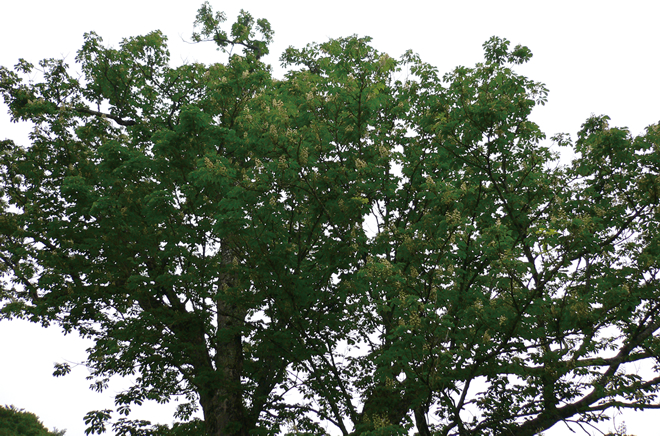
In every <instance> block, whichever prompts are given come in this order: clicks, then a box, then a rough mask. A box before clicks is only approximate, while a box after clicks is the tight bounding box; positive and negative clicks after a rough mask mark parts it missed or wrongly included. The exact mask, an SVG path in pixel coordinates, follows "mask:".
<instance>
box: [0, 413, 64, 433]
mask: <svg viewBox="0 0 660 436" xmlns="http://www.w3.org/2000/svg"><path fill="white" fill-rule="evenodd" d="M65 433H66V430H57V429H53V431H49V430H48V429H47V428H46V427H44V425H43V424H42V423H41V421H39V418H37V415H35V414H34V413H30V412H26V411H25V410H23V409H18V408H16V407H14V406H0V436H64V434H65Z"/></svg>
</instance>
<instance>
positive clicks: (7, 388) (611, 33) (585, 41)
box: [0, 0, 660, 436]
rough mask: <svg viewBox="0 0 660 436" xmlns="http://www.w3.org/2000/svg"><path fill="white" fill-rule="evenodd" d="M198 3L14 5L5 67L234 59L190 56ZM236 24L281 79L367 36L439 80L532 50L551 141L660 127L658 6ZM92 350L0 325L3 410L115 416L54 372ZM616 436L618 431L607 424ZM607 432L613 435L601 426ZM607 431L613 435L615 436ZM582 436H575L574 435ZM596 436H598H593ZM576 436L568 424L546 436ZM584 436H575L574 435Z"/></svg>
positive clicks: (166, 418) (315, 14) (401, 10)
mask: <svg viewBox="0 0 660 436" xmlns="http://www.w3.org/2000/svg"><path fill="white" fill-rule="evenodd" d="M200 4H201V1H200V2H199V3H196V2H194V1H193V2H190V1H179V2H164V1H153V0H130V1H129V0H113V1H110V2H91V1H89V0H87V1H73V0H57V1H53V0H22V1H20V2H19V1H15V2H5V4H3V6H2V14H0V41H2V42H1V43H0V44H1V45H0V65H3V66H12V65H14V64H15V63H16V62H17V60H18V58H25V59H27V60H28V61H31V62H33V63H36V62H37V61H39V60H40V59H42V58H46V57H49V58H52V57H54V58H65V59H66V60H67V61H69V62H70V63H73V62H74V58H75V55H76V51H77V50H78V48H80V46H81V44H82V36H83V33H85V32H89V31H95V32H96V33H98V34H99V35H101V36H102V37H103V39H104V41H105V42H106V43H107V44H113V45H114V44H117V43H118V42H119V41H120V40H121V38H123V37H127V36H134V35H139V34H145V33H147V32H149V31H152V30H156V29H160V30H161V31H163V33H164V34H165V35H167V36H168V37H169V42H170V51H171V60H172V63H173V64H180V63H183V62H206V63H210V62H217V61H219V60H223V59H225V57H224V56H223V54H222V53H219V52H216V51H215V49H214V46H212V45H211V44H200V45H191V44H188V43H187V42H186V41H190V34H191V32H192V23H193V21H194V18H195V13H196V10H197V8H198V7H199V5H200ZM211 4H212V5H213V7H214V8H215V9H217V10H224V11H225V12H227V15H228V21H231V20H232V19H233V18H235V17H236V15H237V13H238V11H239V9H240V8H243V9H245V10H247V11H249V12H251V13H252V14H253V15H254V16H255V17H257V18H266V19H268V20H269V21H270V23H271V25H272V27H273V29H274V30H275V43H274V44H273V46H272V47H271V55H270V56H269V57H268V58H266V62H269V63H271V64H272V65H273V66H274V67H276V68H275V71H276V74H279V75H281V74H282V70H281V69H280V68H279V62H278V58H279V55H280V54H281V53H282V51H283V50H284V49H285V48H286V47H287V46H289V45H293V46H297V47H301V46H304V45H305V44H307V43H309V42H323V41H326V40H327V39H328V38H334V37H340V36H348V35H352V34H358V35H360V36H364V35H368V36H371V37H373V45H374V46H375V47H376V48H377V49H378V50H380V51H384V52H387V53H389V54H390V55H391V56H393V57H398V56H400V55H401V54H402V53H403V52H405V51H406V50H407V49H412V50H413V51H415V52H417V53H419V54H420V55H421V57H422V59H423V60H425V61H426V62H429V63H431V64H433V65H435V66H437V67H438V69H439V70H440V72H441V73H444V72H448V71H450V70H451V69H453V68H454V67H456V66H458V65H466V66H472V65H473V64H474V63H476V62H479V61H481V60H482V59H483V58H482V47H481V46H482V44H483V42H484V41H486V40H487V39H488V38H490V37H491V36H493V35H496V36H500V37H504V38H507V39H509V40H511V41H512V43H513V44H514V45H515V44H523V45H526V46H528V47H529V48H530V49H531V50H532V52H533V53H534V57H533V59H532V61H531V62H530V63H529V64H527V65H524V66H522V67H520V68H517V70H518V71H519V72H521V73H523V74H525V75H527V76H528V77H530V78H532V79H534V80H538V81H541V82H544V83H545V84H546V85H547V86H548V88H549V89H550V95H549V102H548V104H547V105H546V106H544V107H541V108H539V109H537V110H536V111H535V112H534V114H533V119H534V120H535V121H536V122H537V123H538V124H539V125H540V126H541V129H542V130H544V131H545V132H546V133H547V134H548V137H549V136H552V135H554V134H555V133H559V132H566V133H570V134H572V135H573V137H575V133H576V132H577V130H578V129H579V128H580V125H581V124H582V123H583V122H584V120H585V119H586V118H587V117H588V116H589V115H590V114H597V115H600V114H607V115H609V116H610V117H611V119H612V120H611V123H610V124H611V125H614V126H619V127H621V126H627V127H629V128H630V130H631V132H632V133H633V134H639V133H641V132H642V131H643V129H644V128H645V127H646V126H648V125H649V124H652V123H656V122H658V121H659V120H660V104H659V102H660V85H659V79H660V60H659V56H658V53H659V52H660V50H659V47H660V26H659V25H658V17H660V2H656V1H653V0H646V1H635V0H629V1H627V2H622V1H602V0H601V1H581V0H572V1H563V0H562V1H557V0H555V1H552V2H532V1H529V0H527V1H496V0H491V1H466V0H463V1H458V0H454V1H432V0H426V1H418V0H408V1H405V2H402V1H397V2H391V1H384V0H380V1H361V0H350V1H345V0H335V1H332V2H318V3H313V2H309V1H287V0H281V1H272V0H270V1H257V0H254V1H242V2H236V1H234V2H227V3H224V2H220V1H212V2H211ZM0 106H2V107H1V108H0V139H5V138H12V139H15V140H16V141H17V142H19V143H25V138H26V134H27V131H28V128H26V126H21V125H16V124H10V123H9V117H8V116H7V114H6V109H5V107H4V106H3V105H0ZM87 346H88V345H87V344H86V343H85V342H84V341H82V340H81V339H80V338H78V337H76V336H74V335H70V336H67V337H64V336H63V335H62V334H61V333H60V331H59V330H58V329H56V328H50V329H44V328H41V327H39V326H37V325H30V324H28V323H25V322H20V321H11V322H8V321H1V322H0V405H1V404H14V405H16V406H17V407H22V408H25V409H27V410H29V411H32V412H34V413H36V414H37V415H38V416H39V417H40V418H41V419H42V420H43V422H44V423H45V425H46V426H47V427H49V428H53V427H57V428H60V429H61V428H66V429H68V432H67V435H68V436H82V435H83V434H84V424H83V422H82V417H83V416H84V414H85V413H86V412H87V411H89V410H93V409H101V408H112V398H111V397H112V395H111V394H113V393H114V391H113V390H117V389H120V387H121V381H119V382H117V383H116V384H114V385H113V386H112V387H111V390H110V391H109V392H108V393H106V394H97V393H94V392H91V391H89V390H88V389H87V385H88V383H87V382H86V380H85V376H86V375H87V370H86V369H85V368H83V367H77V368H74V370H73V372H72V374H70V375H69V376H67V377H64V378H58V379H55V378H53V377H52V376H51V374H52V371H53V366H52V365H53V362H61V361H71V362H76V361H81V360H83V358H84V356H85V348H86V347H87ZM172 409H173V407H172V406H169V407H165V408H164V409H163V408H158V407H150V408H149V410H145V411H141V413H144V414H143V415H140V416H138V417H140V418H142V417H145V418H146V419H151V420H153V421H154V422H162V423H168V424H169V423H170V422H171V410H172ZM622 419H625V421H626V423H627V427H628V431H629V432H630V433H631V434H636V435H637V436H644V435H656V434H658V430H657V423H658V422H660V412H640V413H632V412H629V413H625V414H624V416H623V417H621V416H619V417H618V418H617V422H621V421H622ZM610 427H611V425H610ZM603 429H604V430H608V426H607V425H605V426H604V428H603ZM610 429H611V428H610ZM575 430H576V431H578V432H579V429H578V428H576V429H575ZM592 433H594V434H597V433H595V432H592ZM562 434H573V433H571V432H570V430H568V429H567V428H566V427H565V426H563V425H561V424H560V425H558V426H556V428H554V429H553V430H551V431H550V432H546V435H551V436H555V435H562ZM578 434H579V433H578Z"/></svg>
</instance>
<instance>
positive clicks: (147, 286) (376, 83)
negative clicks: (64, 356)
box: [0, 3, 660, 436]
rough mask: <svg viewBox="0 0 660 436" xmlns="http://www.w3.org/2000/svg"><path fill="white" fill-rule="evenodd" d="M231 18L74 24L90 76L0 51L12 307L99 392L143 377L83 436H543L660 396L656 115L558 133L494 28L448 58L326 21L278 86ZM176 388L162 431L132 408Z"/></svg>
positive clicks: (0, 167)
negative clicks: (76, 342) (477, 47)
mask: <svg viewBox="0 0 660 436" xmlns="http://www.w3.org/2000/svg"><path fill="white" fill-rule="evenodd" d="M225 20H226V17H225V16H224V15H223V14H221V13H214V12H213V10H212V9H211V8H210V6H209V5H208V4H206V3H205V4H204V5H203V6H202V7H201V8H200V10H199V14H198V16H197V20H196V26H197V31H196V32H195V33H194V35H193V39H194V40H195V41H204V40H208V41H213V42H215V43H216V44H217V45H218V47H219V48H221V49H223V50H230V49H231V48H235V50H236V52H233V51H231V52H230V53H229V56H228V60H227V61H226V62H224V63H215V64H211V65H204V64H198V63H191V64H184V65H180V66H172V65H171V64H170V59H169V52H168V50H167V45H166V42H167V40H166V37H165V36H164V35H163V34H161V33H160V32H152V33H150V34H148V35H145V36H138V37H132V38H127V39H125V40H123V41H122V43H121V44H120V45H119V47H118V48H112V47H106V46H104V45H103V41H102V39H101V37H100V36H98V35H96V34H95V33H89V34H86V35H85V42H84V45H83V47H82V48H81V49H80V50H79V51H78V54H77V56H76V63H77V68H78V69H79V71H80V73H79V74H76V73H75V72H73V71H72V69H71V67H69V66H68V65H67V64H66V63H65V62H64V61H62V60H57V59H46V60H43V61H41V62H40V63H39V64H38V65H37V66H35V65H33V64H31V63H29V62H28V61H26V60H20V61H19V63H18V64H17V65H16V66H15V67H14V68H13V69H10V68H6V67H2V68H0V92H1V93H2V95H3V97H4V101H5V103H6V105H7V107H8V108H9V111H10V114H11V116H12V117H13V120H14V121H16V122H31V123H33V125H34V128H33V130H32V133H31V135H30V143H29V144H27V145H22V144H16V143H15V142H14V141H12V140H9V139H7V140H4V141H2V142H1V143H0V147H1V148H0V153H1V154H0V193H1V198H2V200H1V201H2V215H1V216H0V240H1V241H2V244H0V268H1V269H2V272H3V273H4V274H5V276H6V277H7V280H6V282H5V284H4V287H3V289H2V294H0V297H1V298H2V301H3V306H2V314H3V316H4V317H7V318H11V317H15V316H16V317H23V318H26V319H29V320H32V321H34V322H39V323H42V324H46V325H47V324H51V323H55V324H57V325H60V326H61V327H62V328H64V330H65V331H66V332H71V331H76V332H78V333H79V334H81V335H82V336H83V337H87V338H90V339H92V340H93V341H94V346H93V347H92V348H91V349H90V350H89V353H88V357H87V360H86V361H85V362H84V363H85V365H86V366H87V367H89V368H90V369H91V371H92V373H91V376H90V377H91V379H92V388H93V389H95V390H97V391H99V392H101V391H103V390H104V389H105V388H106V387H107V383H108V380H109V378H110V377H111V376H114V375H120V376H133V379H134V380H135V383H134V384H133V385H132V386H131V387H130V388H129V389H127V390H125V391H123V392H120V393H118V394H117V395H116V396H115V404H116V408H115V410H114V411H112V410H100V411H91V412H90V413H89V414H87V416H86V417H85V421H86V423H87V424H88V432H89V433H91V434H94V433H101V432H103V431H104V430H105V429H106V428H108V426H112V428H113V429H114V431H115V432H116V433H117V434H144V433H148V432H152V433H154V434H160V433H159V432H161V433H162V432H167V431H171V432H175V431H176V434H183V433H185V431H187V430H188V429H193V430H190V431H194V429H198V428H201V427H200V426H199V425H198V424H199V423H198V422H197V421H195V420H192V421H191V419H192V418H193V415H194V413H195V411H197V410H198V409H201V412H202V414H203V421H204V429H205V432H206V434H207V435H209V436H218V435H248V434H252V435H254V434H264V435H265V434H279V433H287V432H290V433H306V434H327V433H328V432H333V433H334V434H336V433H338V432H340V433H342V434H343V435H349V434H350V435H394V434H408V433H409V432H413V431H414V432H416V433H418V434H419V435H420V436H430V435H461V436H464V435H506V434H510V435H518V436H524V435H530V436H531V435H534V434H537V433H538V432H540V431H542V430H545V429H548V428H550V427H551V426H553V425H554V424H556V423H558V422H566V423H567V424H569V425H571V423H575V424H576V425H583V424H584V425H586V424H591V423H597V422H599V421H601V420H603V419H606V415H605V414H604V412H605V411H606V410H608V409H611V408H635V409H644V408H660V403H659V402H658V399H657V393H658V389H659V386H660V374H659V372H660V367H659V366H658V365H659V360H658V359H659V356H660V337H659V331H660V289H659V286H658V285H659V279H660V277H659V268H660V246H659V244H658V242H659V241H660V223H659V220H660V207H659V204H660V203H659V202H660V200H659V199H660V127H659V126H658V125H657V124H656V125H652V126H649V127H648V128H647V129H646V132H645V133H644V134H643V135H640V136H636V137H633V136H632V135H631V134H630V132H629V131H628V130H627V129H625V128H616V127H611V126H609V124H608V120H609V119H608V117H607V116H594V117H591V118H589V119H588V120H586V121H585V123H584V124H583V126H582V129H581V130H580V132H579V133H578V135H577V139H576V140H575V141H573V140H572V139H571V137H570V136H569V135H557V136H555V137H553V138H552V140H551V141H547V140H546V137H545V135H544V133H543V132H542V131H541V130H540V128H539V126H537V125H536V124H535V123H534V122H532V121H531V120H530V119H529V117H530V114H531V112H532V110H533V109H534V107H535V106H537V105H540V104H541V105H542V104H544V103H545V101H546V98H547V90H546V88H545V86H544V85H543V84H541V83H538V82H535V81H533V80H531V79H529V78H526V77H524V76H522V75H520V74H518V73H516V72H515V66H516V65H519V64H522V63H525V62H528V61H529V60H530V59H531V57H532V54H531V52H530V50H529V49H527V48H526V47H523V46H515V47H511V44H510V43H509V41H507V40H505V39H501V38H497V37H493V38H491V39H490V40H488V41H487V42H486V43H485V44H484V52H485V60H484V61H483V62H481V63H478V64H476V65H475V66H474V67H471V68H468V67H458V68H456V69H455V70H453V71H452V72H450V73H448V74H445V75H444V76H441V75H440V74H439V73H438V71H437V70H436V69H435V68H434V67H433V66H431V65H429V64H427V63H425V62H423V61H422V60H421V59H420V57H419V56H417V55H415V54H414V53H413V52H408V53H406V54H404V55H403V56H402V57H401V58H400V59H394V58H392V57H390V56H388V55H387V54H386V53H382V52H379V51H378V50H376V49H375V48H374V47H372V46H371V45H370V39H369V38H366V37H365V38H359V37H357V36H352V37H347V38H341V39H332V40H329V41H327V42H325V43H321V44H310V45H308V46H306V47H304V48H298V49H297V48H289V49H287V50H286V52H285V53H284V54H283V55H282V57H281V61H282V63H283V65H284V66H285V67H287V68H288V70H287V71H288V72H287V73H286V75H285V76H284V77H283V78H279V79H278V78H275V77H273V76H272V74H271V69H270V67H269V66H268V65H266V64H264V62H263V61H262V57H263V55H264V54H266V53H268V44H269V43H270V42H271V40H272V37H273V31H272V30H271V28H270V25H269V24H268V22H267V21H266V20H256V19H254V18H253V17H252V16H251V15H250V14H249V13H247V12H242V13H241V15H240V16H239V17H238V20H237V21H236V23H235V24H233V26H232V27H231V30H230V31H224V30H222V25H223V23H224V22H225ZM241 49H242V50H241ZM26 78H29V79H28V80H26ZM557 147H566V148H567V149H569V150H572V151H573V152H575V156H576V157H575V158H574V159H573V160H572V161H571V162H565V160H562V159H561V156H560V153H559V151H558V150H559V149H558V148H557ZM640 363H644V364H647V366H648V368H649V370H648V371H647V372H645V373H642V372H638V371H637V370H636V364H640ZM69 370H70V367H69V366H68V365H67V364H58V365H57V366H56V369H55V374H56V375H64V374H66V373H67V372H68V371H69ZM175 398H176V399H181V400H180V404H179V406H178V408H177V413H176V416H175V417H174V418H175V419H177V420H179V421H180V424H177V426H176V427H175V428H173V429H171V430H167V429H164V428H163V427H158V426H151V424H150V423H148V422H143V421H139V420H134V419H131V418H130V412H131V406H133V405H139V404H142V403H143V402H145V401H157V402H168V401H172V400H173V399H175ZM188 421H190V423H188V424H186V423H187V422H188Z"/></svg>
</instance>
